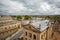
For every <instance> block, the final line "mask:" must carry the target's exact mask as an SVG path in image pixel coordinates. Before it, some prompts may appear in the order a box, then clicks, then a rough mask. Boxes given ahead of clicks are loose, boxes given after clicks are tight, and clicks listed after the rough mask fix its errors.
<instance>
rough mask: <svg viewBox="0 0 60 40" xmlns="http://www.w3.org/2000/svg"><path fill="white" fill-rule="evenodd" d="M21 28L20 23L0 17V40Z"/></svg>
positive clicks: (4, 39)
mask: <svg viewBox="0 0 60 40" xmlns="http://www.w3.org/2000/svg"><path fill="white" fill-rule="evenodd" d="M20 28H21V23H20V21H17V20H13V19H12V18H11V17H10V16H0V40H6V39H7V38H8V37H10V36H12V35H13V34H14V33H16V32H17V31H18V29H20Z"/></svg>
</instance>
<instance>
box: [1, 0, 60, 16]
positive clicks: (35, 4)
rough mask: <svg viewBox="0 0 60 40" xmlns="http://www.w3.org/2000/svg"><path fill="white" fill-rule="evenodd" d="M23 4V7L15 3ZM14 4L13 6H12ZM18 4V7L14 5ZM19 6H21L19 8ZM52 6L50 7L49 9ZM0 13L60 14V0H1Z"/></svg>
mask: <svg viewBox="0 0 60 40" xmlns="http://www.w3.org/2000/svg"><path fill="white" fill-rule="evenodd" d="M9 1H10V3H13V2H14V3H16V4H18V5H19V4H22V7H23V8H22V7H21V8H22V9H19V8H20V7H19V6H18V5H17V6H16V5H15V4H13V5H12V4H10V3H9ZM11 5H12V6H11ZM13 6H14V7H15V6H16V8H14V7H13ZM17 7H19V8H17ZM49 8H50V9H49ZM0 14H8V15H56V14H59V15H60V0H8V1H7V0H2V1H1V0H0Z"/></svg>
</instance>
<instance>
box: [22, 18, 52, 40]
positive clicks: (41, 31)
mask: <svg viewBox="0 0 60 40" xmlns="http://www.w3.org/2000/svg"><path fill="white" fill-rule="evenodd" d="M52 26H53V25H52V24H51V22H50V21H49V20H46V19H45V20H43V19H39V20H36V19H34V20H30V21H29V20H24V21H23V22H22V27H23V28H24V36H23V39H22V40H51V39H52Z"/></svg>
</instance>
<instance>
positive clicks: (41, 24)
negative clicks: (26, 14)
mask: <svg viewBox="0 0 60 40" xmlns="http://www.w3.org/2000/svg"><path fill="white" fill-rule="evenodd" d="M29 22H30V21H29V20H26V21H25V20H24V21H23V23H22V24H23V25H26V24H28V23H29ZM30 25H32V26H33V27H35V28H37V29H38V30H39V31H43V30H45V29H46V28H48V27H49V25H51V22H50V21H49V20H45V19H44V20H31V23H30Z"/></svg>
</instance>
